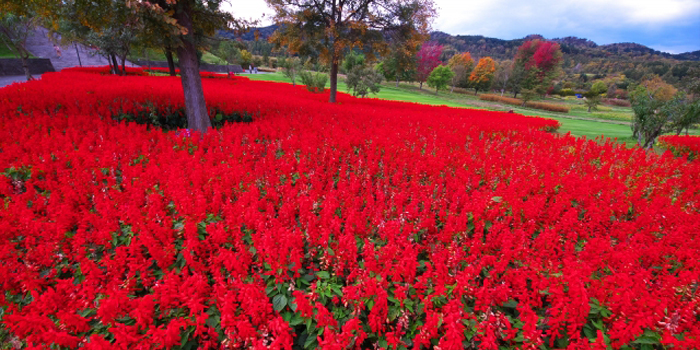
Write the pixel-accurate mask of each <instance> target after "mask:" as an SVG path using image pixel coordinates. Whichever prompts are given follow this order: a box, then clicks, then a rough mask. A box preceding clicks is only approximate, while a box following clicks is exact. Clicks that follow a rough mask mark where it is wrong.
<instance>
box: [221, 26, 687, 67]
mask: <svg viewBox="0 0 700 350" xmlns="http://www.w3.org/2000/svg"><path fill="white" fill-rule="evenodd" d="M277 28H279V27H278V26H277V25H271V26H267V27H260V28H254V29H252V30H250V31H249V32H247V33H245V34H242V35H236V34H234V33H233V32H221V33H220V35H221V36H223V37H225V38H228V39H241V40H243V41H254V40H255V33H256V32H257V34H258V39H259V40H267V39H268V38H269V37H270V36H271V35H272V33H274V31H275V30H277ZM430 39H431V40H432V41H437V42H438V43H440V44H442V45H446V46H451V47H452V48H454V49H455V50H456V51H460V52H466V51H468V52H471V53H472V54H473V55H475V56H478V57H481V56H491V57H493V58H495V59H498V60H504V59H511V58H513V56H514V55H515V52H516V51H517V49H518V47H519V46H520V45H522V43H523V42H525V41H526V40H531V39H545V38H544V37H542V36H541V35H537V34H534V35H528V36H527V37H525V38H522V39H513V40H503V39H498V38H489V37H485V36H483V35H451V34H448V33H444V32H438V31H436V32H432V33H431V34H430ZM549 40H552V41H556V42H558V43H559V44H560V45H561V48H562V51H563V52H564V53H565V54H569V55H579V56H581V57H580V58H588V59H595V58H607V59H619V60H630V59H631V60H635V61H636V60H642V61H653V60H659V59H672V60H678V61H700V50H698V51H693V52H685V53H680V54H671V53H667V52H661V51H658V50H654V49H652V48H649V47H647V46H644V45H641V44H637V43H615V44H608V45H598V44H596V43H595V42H593V41H591V40H588V39H585V38H577V37H571V36H569V37H564V38H555V39H549ZM577 61H578V60H577Z"/></svg>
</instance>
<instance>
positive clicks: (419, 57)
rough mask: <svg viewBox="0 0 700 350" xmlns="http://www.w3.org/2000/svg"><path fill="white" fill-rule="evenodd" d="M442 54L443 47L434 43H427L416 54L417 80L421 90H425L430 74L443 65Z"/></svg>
mask: <svg viewBox="0 0 700 350" xmlns="http://www.w3.org/2000/svg"><path fill="white" fill-rule="evenodd" d="M440 54H442V45H439V44H437V43H434V42H427V43H425V44H423V45H422V46H421V47H420V50H418V53H417V54H416V65H417V66H416V79H417V80H418V83H419V84H420V85H419V87H418V88H419V89H423V83H424V82H425V81H426V80H427V79H428V76H430V73H432V72H433V69H435V67H437V66H439V65H440V63H442V62H441V61H440Z"/></svg>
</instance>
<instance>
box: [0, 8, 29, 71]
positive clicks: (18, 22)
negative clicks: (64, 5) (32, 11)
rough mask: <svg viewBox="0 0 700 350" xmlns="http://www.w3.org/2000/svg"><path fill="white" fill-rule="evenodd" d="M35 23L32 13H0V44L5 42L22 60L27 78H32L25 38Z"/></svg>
mask: <svg viewBox="0 0 700 350" xmlns="http://www.w3.org/2000/svg"><path fill="white" fill-rule="evenodd" d="M36 24H37V18H36V17H34V16H32V15H16V14H14V13H10V12H1V13H0V44H5V45H6V46H7V47H8V48H9V49H10V51H12V52H13V53H14V54H15V56H17V57H18V58H19V59H20V60H21V61H22V68H24V74H25V75H26V76H27V80H32V79H33V78H32V74H31V72H30V71H29V57H31V55H32V54H31V53H30V52H29V50H27V47H26V46H27V38H28V37H29V34H30V33H31V32H32V31H34V29H35V28H36Z"/></svg>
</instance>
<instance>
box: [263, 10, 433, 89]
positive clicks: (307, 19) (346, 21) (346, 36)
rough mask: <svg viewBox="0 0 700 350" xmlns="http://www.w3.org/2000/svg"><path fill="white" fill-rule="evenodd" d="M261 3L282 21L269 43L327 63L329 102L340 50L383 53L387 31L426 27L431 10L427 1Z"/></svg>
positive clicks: (333, 87) (339, 59)
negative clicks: (272, 10) (312, 54)
mask: <svg viewBox="0 0 700 350" xmlns="http://www.w3.org/2000/svg"><path fill="white" fill-rule="evenodd" d="M266 2H267V3H268V5H269V6H270V7H272V8H273V9H274V11H275V19H276V20H277V22H278V24H280V25H281V27H280V30H278V31H277V32H276V33H275V35H273V37H272V40H273V41H275V42H276V43H277V44H278V45H285V46H287V47H288V49H289V51H290V52H292V53H300V54H305V53H307V52H318V53H319V54H320V57H321V59H322V61H324V62H326V63H327V64H329V65H330V83H331V86H330V89H331V93H330V98H329V100H330V102H335V101H336V92H337V84H338V67H339V65H340V61H341V59H342V57H343V54H344V52H345V51H347V50H351V49H360V50H363V51H364V52H365V54H366V55H367V58H368V59H370V60H371V59H373V58H374V57H372V56H373V55H374V54H375V53H377V52H379V53H383V52H385V51H386V49H387V43H386V40H385V39H386V38H385V32H386V31H387V30H391V29H394V28H400V27H401V26H406V27H407V28H408V29H407V30H408V32H413V31H415V32H424V31H427V28H429V26H430V19H431V17H432V14H433V13H434V10H432V9H433V3H432V0H412V1H407V0H266ZM407 14H408V15H407ZM406 16H409V18H410V21H407V20H406Z"/></svg>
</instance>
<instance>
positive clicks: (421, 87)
mask: <svg viewBox="0 0 700 350" xmlns="http://www.w3.org/2000/svg"><path fill="white" fill-rule="evenodd" d="M418 90H423V82H422V81H420V82H418Z"/></svg>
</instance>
